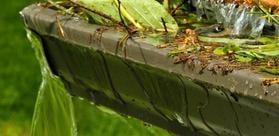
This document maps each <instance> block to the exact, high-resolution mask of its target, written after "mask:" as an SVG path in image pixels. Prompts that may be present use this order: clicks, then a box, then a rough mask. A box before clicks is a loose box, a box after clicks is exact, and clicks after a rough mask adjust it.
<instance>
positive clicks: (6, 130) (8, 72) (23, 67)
mask: <svg viewBox="0 0 279 136" xmlns="http://www.w3.org/2000/svg"><path fill="white" fill-rule="evenodd" d="M31 2H32V1H31V0H29V1H27V0H25V1H24V0H4V1H3V0H2V1H1V4H3V5H4V6H2V7H1V8H0V12H1V14H0V33H1V36H0V134H1V135H3V136H16V135H28V133H29V128H30V122H31V118H32V113H33V108H34V103H35V100H36V95H37V90H38V87H39V84H40V81H41V77H40V71H39V70H40V69H39V66H38V63H37V62H36V59H35V57H34V53H33V50H32V49H31V48H30V46H29V43H28V41H27V39H26V38H25V37H26V36H25V31H24V28H23V25H22V23H21V20H20V16H19V14H18V12H19V11H20V10H21V9H22V8H23V7H24V6H25V5H28V4H29V3H31Z"/></svg>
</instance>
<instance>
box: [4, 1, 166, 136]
mask: <svg viewBox="0 0 279 136" xmlns="http://www.w3.org/2000/svg"><path fill="white" fill-rule="evenodd" d="M34 2H36V0H1V4H2V7H1V8H0V136H28V135H30V126H31V119H32V114H33V110H34V105H35V101H36V97H37V93H38V89H39V86H40V82H41V74H40V68H39V65H38V63H37V61H36V59H35V56H34V52H33V50H32V48H31V46H30V43H29V42H28V41H27V38H26V34H25V30H24V26H23V23H22V21H21V18H20V16H19V11H20V10H22V9H23V8H24V7H25V6H27V5H29V4H31V3H34ZM74 104H75V110H76V121H77V126H78V133H79V135H80V136H83V135H85V136H86V135H92V136H117V135H118V136H125V135H129V136H130V135H132V136H137V135H139V136H140V135H144V136H146V135H160V136H161V135H166V132H164V131H162V130H160V129H157V128H155V129H154V128H153V127H152V128H151V127H146V126H145V125H144V123H143V122H141V121H138V120H135V119H131V118H129V119H127V118H122V117H120V116H117V115H109V114H105V113H102V112H100V111H99V110H98V109H97V108H96V107H94V106H92V105H91V104H89V103H87V102H84V101H81V100H79V99H74ZM50 131H51V130H50Z"/></svg>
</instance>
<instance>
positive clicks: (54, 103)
mask: <svg viewBox="0 0 279 136" xmlns="http://www.w3.org/2000/svg"><path fill="white" fill-rule="evenodd" d="M27 34H28V35H27V36H28V38H29V40H30V41H31V43H32V46H33V48H34V50H35V53H36V57H37V59H38V61H39V63H40V66H41V72H42V76H43V81H42V84H41V87H40V90H39V94H38V97H37V101H36V106H35V111H34V116H33V120H32V128H31V135H32V136H76V135H77V131H76V125H75V119H74V108H73V102H72V99H71V96H70V95H69V94H68V93H67V92H66V90H65V88H64V85H63V83H62V81H61V80H60V78H59V77H57V76H55V75H53V74H52V72H51V70H50V69H49V67H48V64H47V62H46V61H45V60H46V59H45V58H44V53H43V49H42V46H41V42H40V39H39V38H38V37H37V36H36V35H35V34H33V33H32V32H31V31H29V30H27Z"/></svg>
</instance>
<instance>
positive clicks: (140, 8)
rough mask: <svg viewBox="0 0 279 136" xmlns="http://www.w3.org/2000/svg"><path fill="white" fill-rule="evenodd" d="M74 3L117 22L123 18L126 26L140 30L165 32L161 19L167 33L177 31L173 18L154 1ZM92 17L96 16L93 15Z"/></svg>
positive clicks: (94, 0)
mask: <svg viewBox="0 0 279 136" xmlns="http://www.w3.org/2000/svg"><path fill="white" fill-rule="evenodd" d="M76 2H78V3H80V4H83V5H84V6H86V7H88V8H90V9H92V10H94V11H97V12H100V13H102V14H106V15H108V16H110V17H111V18H113V19H115V20H118V21H119V22H120V21H122V20H121V16H123V18H125V20H124V21H125V23H126V24H133V25H134V26H135V27H137V28H138V29H140V30H143V29H147V30H150V29H151V30H156V31H165V28H164V27H165V26H164V23H163V22H162V19H163V20H164V21H165V25H166V27H167V29H168V31H170V32H175V33H176V32H177V30H178V26H177V24H176V21H175V20H174V18H173V17H172V16H171V15H170V14H169V13H168V12H167V11H166V10H165V9H164V7H163V6H162V5H161V4H160V3H158V2H157V1H155V0H140V1H139V0H121V1H120V0H77V1H76ZM119 11H120V13H121V15H120V14H119ZM154 11H156V12H154ZM94 17H96V15H93V18H94ZM95 19H97V20H96V22H103V20H104V19H103V18H95ZM102 24H104V22H103V23H102Z"/></svg>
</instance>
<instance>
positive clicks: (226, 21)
mask: <svg viewBox="0 0 279 136" xmlns="http://www.w3.org/2000/svg"><path fill="white" fill-rule="evenodd" d="M193 3H194V6H195V7H196V8H197V14H198V15H199V16H200V18H201V17H206V18H207V19H211V20H212V19H214V21H216V22H217V23H220V24H223V26H224V27H225V28H226V29H229V30H231V31H232V33H231V35H233V36H244V35H248V36H251V37H258V36H260V35H261V34H262V31H263V28H264V26H265V25H267V24H268V23H267V21H266V20H265V19H263V18H261V17H262V16H263V13H261V12H259V11H258V9H257V7H248V6H247V5H244V4H243V5H237V4H236V3H225V2H224V1H223V0H193Z"/></svg>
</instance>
